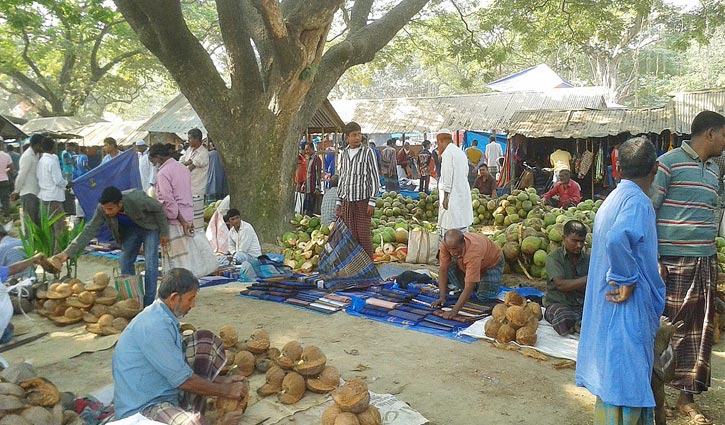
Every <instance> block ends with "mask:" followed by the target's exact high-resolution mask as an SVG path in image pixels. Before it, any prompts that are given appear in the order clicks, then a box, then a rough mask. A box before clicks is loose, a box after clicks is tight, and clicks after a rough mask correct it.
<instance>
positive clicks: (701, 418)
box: [677, 403, 712, 425]
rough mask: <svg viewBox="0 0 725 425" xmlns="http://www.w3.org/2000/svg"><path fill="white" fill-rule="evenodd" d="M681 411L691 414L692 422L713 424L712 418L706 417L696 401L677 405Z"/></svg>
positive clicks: (704, 424) (703, 424) (700, 424)
mask: <svg viewBox="0 0 725 425" xmlns="http://www.w3.org/2000/svg"><path fill="white" fill-rule="evenodd" d="M677 410H679V411H680V413H682V414H684V415H687V416H689V418H690V422H692V423H693V424H697V425H712V420H710V419H708V418H707V417H705V415H704V414H703V413H702V411H700V408H699V407H698V406H697V404H695V403H687V404H684V405H680V406H677Z"/></svg>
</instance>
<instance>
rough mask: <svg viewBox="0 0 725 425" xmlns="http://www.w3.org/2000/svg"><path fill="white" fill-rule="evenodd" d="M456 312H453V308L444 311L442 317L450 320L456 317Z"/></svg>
mask: <svg viewBox="0 0 725 425" xmlns="http://www.w3.org/2000/svg"><path fill="white" fill-rule="evenodd" d="M457 314H458V313H456V312H455V311H453V310H451V311H446V312H444V313H443V318H444V319H446V320H451V319H453V318H454V317H456V315H457Z"/></svg>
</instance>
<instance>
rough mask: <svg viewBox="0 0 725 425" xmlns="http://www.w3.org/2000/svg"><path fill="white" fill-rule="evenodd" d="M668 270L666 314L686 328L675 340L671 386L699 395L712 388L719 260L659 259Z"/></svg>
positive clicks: (712, 257) (697, 258)
mask: <svg viewBox="0 0 725 425" xmlns="http://www.w3.org/2000/svg"><path fill="white" fill-rule="evenodd" d="M660 263H661V264H662V265H663V266H664V267H666V268H667V281H666V282H665V284H666V285H667V298H666V300H665V312H664V315H665V316H667V317H668V318H669V319H670V320H671V321H672V323H675V322H677V321H678V320H682V321H683V322H684V323H685V326H684V327H683V328H682V330H680V331H679V332H677V333H675V334H674V335H673V337H672V346H673V348H674V351H675V377H674V379H673V380H672V382H670V384H669V385H670V386H672V387H673V388H676V389H678V390H680V391H687V392H691V393H700V392H702V391H707V388H708V387H709V386H710V374H711V366H710V357H711V356H712V345H713V332H714V325H713V320H714V318H715V317H714V316H715V306H714V303H715V293H716V290H717V273H718V269H717V257H716V256H714V255H713V256H711V257H671V256H663V257H660Z"/></svg>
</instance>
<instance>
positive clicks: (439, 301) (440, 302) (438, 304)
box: [430, 298, 446, 308]
mask: <svg viewBox="0 0 725 425" xmlns="http://www.w3.org/2000/svg"><path fill="white" fill-rule="evenodd" d="M445 304H446V299H445V298H438V299H437V300H435V301H433V302H432V303H431V305H430V306H431V307H433V308H437V307H443V306H444V305H445Z"/></svg>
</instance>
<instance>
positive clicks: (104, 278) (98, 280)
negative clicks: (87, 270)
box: [86, 272, 111, 291]
mask: <svg viewBox="0 0 725 425" xmlns="http://www.w3.org/2000/svg"><path fill="white" fill-rule="evenodd" d="M109 283H111V277H110V276H108V275H107V274H106V273H104V272H98V273H96V274H95V275H93V283H89V284H88V285H86V290H87V291H103V290H104V289H106V287H107V286H108V284H109Z"/></svg>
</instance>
